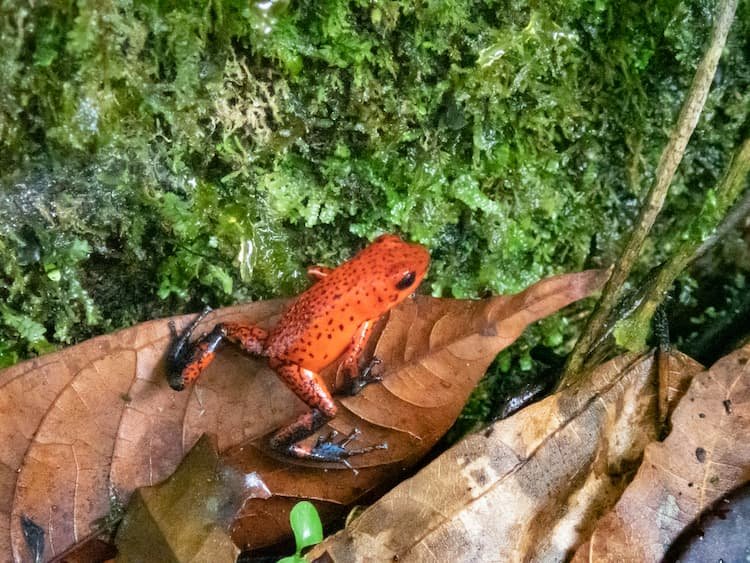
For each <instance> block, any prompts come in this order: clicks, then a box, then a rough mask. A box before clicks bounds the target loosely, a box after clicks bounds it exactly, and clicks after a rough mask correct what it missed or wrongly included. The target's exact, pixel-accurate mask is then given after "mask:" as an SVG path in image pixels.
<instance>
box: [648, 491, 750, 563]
mask: <svg viewBox="0 0 750 563" xmlns="http://www.w3.org/2000/svg"><path fill="white" fill-rule="evenodd" d="M749 527H750V483H747V484H745V485H744V486H742V487H740V488H739V489H737V490H735V491H733V492H732V493H731V494H730V495H728V496H726V497H724V498H722V499H721V500H719V501H718V502H716V503H715V504H714V505H713V506H712V507H711V509H710V510H709V511H707V512H704V513H702V514H701V516H700V518H699V519H697V520H696V521H695V522H693V524H691V525H690V526H689V527H688V528H687V529H686V530H685V531H683V532H682V533H681V534H680V537H678V538H677V540H676V541H675V542H674V543H673V544H672V545H671V546H670V548H669V551H667V553H666V554H665V556H664V559H663V560H664V561H747V554H748V553H750V534H748V533H747V532H748V529H750V528H749Z"/></svg>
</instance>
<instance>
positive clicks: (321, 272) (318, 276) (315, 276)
mask: <svg viewBox="0 0 750 563" xmlns="http://www.w3.org/2000/svg"><path fill="white" fill-rule="evenodd" d="M331 272H333V268H329V267H328V266H310V267H308V268H307V277H308V278H310V279H311V280H313V281H320V280H322V279H323V278H325V277H326V276H327V275H328V274H330V273H331Z"/></svg>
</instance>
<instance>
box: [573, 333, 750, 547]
mask: <svg viewBox="0 0 750 563" xmlns="http://www.w3.org/2000/svg"><path fill="white" fill-rule="evenodd" d="M748 360H750V344H748V345H746V346H744V347H743V348H740V349H739V350H737V351H735V352H733V353H731V354H729V355H727V356H725V357H724V358H722V359H720V360H719V361H718V362H716V363H715V364H714V365H713V366H712V367H711V369H709V370H708V371H705V372H702V373H700V374H698V375H697V376H695V378H694V379H693V381H692V383H691V384H690V387H689V388H688V391H687V394H686V395H685V396H684V398H683V399H682V401H680V404H679V405H678V406H677V408H676V409H675V411H674V414H673V416H672V431H671V433H670V434H669V436H667V438H666V439H665V440H664V441H663V442H654V443H652V444H649V446H648V447H647V448H646V451H645V453H644V457H643V463H641V466H640V468H639V470H638V474H637V475H636V477H635V479H634V480H633V482H632V483H631V485H630V486H629V487H628V488H627V490H626V491H625V492H624V493H623V495H622V497H621V498H620V500H619V501H618V502H617V505H616V506H615V507H614V508H613V509H612V511H611V512H609V513H608V514H607V515H606V516H605V517H604V518H602V519H601V521H600V522H599V523H598V525H597V527H596V530H595V531H594V532H593V535H592V536H591V539H590V541H589V542H587V543H586V544H585V545H583V546H581V548H580V549H579V550H578V552H577V553H576V556H575V559H574V561H622V560H623V558H625V557H626V558H629V559H631V560H637V561H661V560H662V558H663V557H664V554H665V553H666V552H667V550H668V549H669V547H670V545H671V544H672V542H673V541H674V540H675V539H676V538H677V536H678V535H679V534H680V533H681V532H682V530H683V529H684V528H685V527H687V526H688V525H689V524H690V523H691V522H692V521H693V520H694V519H695V518H697V517H698V516H699V515H700V514H701V513H702V512H703V511H704V510H706V509H707V508H708V507H709V506H711V505H712V504H713V503H714V502H715V501H716V500H718V499H719V498H721V497H722V496H724V495H725V494H727V493H728V492H729V491H731V490H732V489H734V488H735V487H738V486H740V485H742V484H744V483H747V482H748V481H749V480H750V441H749V440H748V436H749V435H750V363H749V362H748Z"/></svg>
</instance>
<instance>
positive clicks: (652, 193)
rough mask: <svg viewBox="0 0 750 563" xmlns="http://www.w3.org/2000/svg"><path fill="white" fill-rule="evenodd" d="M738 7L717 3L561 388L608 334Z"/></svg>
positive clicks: (732, 0) (731, 1) (729, 0)
mask: <svg viewBox="0 0 750 563" xmlns="http://www.w3.org/2000/svg"><path fill="white" fill-rule="evenodd" d="M736 8H737V0H721V1H720V2H719V8H718V14H717V17H716V20H715V22H714V27H713V30H712V33H711V41H710V43H709V46H708V49H707V50H706V52H705V54H704V55H703V58H702V59H701V61H700V63H699V64H698V68H697V69H696V71H695V76H694V77H693V83H692V84H691V85H690V90H689V91H688V95H687V98H686V99H685V102H684V104H683V106H682V109H681V110H680V115H679V117H678V118H677V123H676V124H675V126H674V128H673V129H672V133H671V135H670V138H669V142H668V143H667V145H666V146H665V147H664V151H663V152H662V154H661V158H660V159H659V165H658V167H657V169H656V176H655V179H654V183H653V184H652V186H651V188H650V189H649V191H648V194H647V195H646V198H645V200H644V203H643V206H642V207H641V210H640V213H639V215H638V219H637V220H636V223H635V224H636V226H635V228H634V229H633V231H632V232H631V234H630V238H629V240H628V242H627V244H626V245H625V249H624V251H623V253H622V256H621V257H620V259H619V261H618V262H617V263H616V264H615V267H614V270H613V272H612V276H611V277H610V278H609V281H608V282H607V284H606V285H605V286H604V291H603V293H602V297H601V299H600V300H599V302H598V303H597V305H596V307H595V308H594V311H593V312H592V314H591V316H590V317H589V320H588V322H587V323H586V327H585V328H584V331H583V334H582V335H581V338H580V339H579V340H578V342H577V343H576V346H575V348H574V349H573V352H571V354H570V357H569V359H568V363H567V365H566V366H565V372H564V375H563V378H562V381H561V382H560V386H559V387H561V388H562V387H566V386H568V385H570V384H571V383H573V381H575V380H576V379H577V377H578V376H579V374H580V372H581V370H582V368H583V365H584V362H585V361H586V358H587V357H588V355H589V354H590V353H591V348H592V345H593V343H595V342H597V341H599V340H600V336H601V334H602V333H603V332H604V331H605V330H606V321H607V319H608V317H609V315H610V313H611V312H612V309H613V308H614V306H615V304H616V302H617V298H618V295H619V293H620V289H621V288H622V286H623V284H624V282H625V280H626V279H627V277H628V275H629V274H630V271H631V269H632V268H633V265H634V264H635V262H636V260H637V259H638V256H639V254H640V252H641V249H642V248H643V243H644V241H645V240H646V236H647V235H648V233H649V231H650V230H651V227H652V226H653V224H654V221H655V220H656V217H657V215H658V214H659V212H660V211H661V208H662V206H663V205H664V199H665V198H666V195H667V192H668V190H669V185H670V184H671V182H672V178H673V177H674V173H675V170H676V169H677V166H678V164H679V163H680V161H681V160H682V157H683V155H684V154H685V147H686V146H687V143H688V140H689V139H690V136H691V135H692V133H693V131H694V130H695V126H696V124H697V123H698V119H699V118H700V115H701V112H702V111H703V106H704V105H705V103H706V97H707V96H708V91H709V89H710V87H711V82H712V81H713V78H714V74H715V72H716V66H717V65H718V62H719V58H720V57H721V52H722V50H723V49H724V44H725V43H726V39H727V34H728V33H729V28H730V27H731V25H732V20H733V19H734V12H735V10H736Z"/></svg>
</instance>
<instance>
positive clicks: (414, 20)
mask: <svg viewBox="0 0 750 563" xmlns="http://www.w3.org/2000/svg"><path fill="white" fill-rule="evenodd" d="M0 6H1V8H0V71H1V72H2V73H3V80H4V84H5V85H6V86H4V87H3V88H2V89H0V189H1V193H0V263H1V264H2V266H1V268H2V276H0V301H2V303H3V306H2V308H0V363H1V364H4V365H7V364H10V363H13V362H15V361H17V360H19V359H22V358H25V357H29V356H30V355H34V354H38V353H42V352H45V351H47V350H49V349H51V348H53V347H55V346H59V345H61V344H67V343H71V342H76V341H79V340H82V339H84V338H87V337H89V336H91V335H94V334H98V333H103V332H107V331H111V330H113V329H115V328H117V327H121V326H126V325H129V324H132V323H134V322H138V321H141V320H145V319H147V318H152V317H156V316H161V315H166V314H171V313H176V312H179V311H184V310H195V309H197V308H199V307H200V304H201V303H209V304H211V305H214V306H218V305H223V304H227V303H230V302H234V301H237V300H242V299H250V298H264V297H270V296H277V295H289V294H292V293H294V292H296V291H299V290H300V289H301V288H303V287H304V285H305V281H304V276H303V271H304V270H303V268H304V265H306V264H308V263H311V262H324V263H328V264H335V263H337V262H339V261H340V260H342V259H343V258H345V257H347V256H349V255H350V254H351V252H352V251H353V250H354V249H356V248H358V247H360V246H361V245H362V244H364V240H365V239H369V238H372V237H374V236H376V235H377V234H379V233H381V232H386V231H395V232H400V233H402V234H403V235H404V236H406V237H407V238H410V239H412V240H415V241H418V242H421V243H423V244H425V245H427V246H428V247H429V248H430V249H431V251H432V254H433V266H432V268H431V271H430V275H429V279H428V291H431V292H432V293H433V294H435V295H454V296H458V297H475V296H479V295H483V294H485V293H502V292H511V291H517V290H519V289H521V288H523V287H524V286H526V285H528V284H529V283H532V282H534V281H536V280H537V279H539V278H540V277H542V276H546V275H550V274H552V273H558V272H562V271H571V270H576V269H580V268H582V267H584V266H590V265H603V264H607V263H609V262H610V261H611V260H613V259H614V257H615V256H616V255H617V251H618V249H619V246H620V244H621V240H622V238H623V235H624V233H626V232H627V231H628V229H629V228H630V224H631V221H632V219H633V217H634V214H635V207H636V205H637V200H638V197H639V196H640V195H641V194H642V193H643V191H644V190H645V189H646V187H647V186H648V184H649V182H650V180H651V177H652V175H653V171H654V169H655V166H656V162H657V160H658V157H659V153H660V151H661V148H662V147H663V144H664V142H665V135H666V131H667V130H668V128H669V126H670V125H671V123H672V122H673V120H674V117H675V115H676V113H677V111H678V110H679V107H680V103H681V101H682V99H683V96H684V93H685V91H686V89H687V87H688V85H689V82H690V80H691V78H692V74H693V71H694V68H695V65H696V64H697V61H698V59H699V58H700V55H701V53H702V49H703V47H704V45H705V42H706V39H707V34H708V32H709V29H710V15H711V14H712V13H713V10H714V4H713V2H708V1H704V0H698V1H692V2H687V3H684V2H677V1H675V0H671V1H658V2H651V3H648V4H647V5H645V6H644V5H643V4H642V3H640V2H626V1H612V2H609V1H606V0H592V1H582V0H567V1H559V2H551V3H546V4H544V5H536V4H533V3H531V4H530V3H527V2H521V1H510V2H507V1H506V2H483V3H475V2H464V1H460V2H459V1H450V0H448V1H439V2H425V3H417V4H415V3H412V2H397V1H383V2H375V3H373V2H364V1H342V0H328V1H323V2H316V3H308V2H297V3H292V2H288V0H276V1H271V2H262V3H261V2H255V3H253V2H250V3H248V2H238V1H215V2H211V3H209V4H207V3H204V2H171V1H161V2H140V3H134V2H131V1H127V0H122V1H114V0H110V1H108V2H99V1H97V2H93V1H90V0H78V1H76V2H73V1H71V0H67V1H56V2H50V3H35V4H34V5H33V6H25V7H19V6H18V5H17V3H16V2H12V1H9V0H4V1H3V2H2V3H1V4H0ZM749 37H750V8H748V2H747V1H745V2H742V3H741V4H740V9H739V11H738V14H737V20H736V22H735V25H734V29H733V31H732V34H731V36H730V39H729V43H728V46H727V49H726V50H725V54H724V57H723V59H722V62H721V65H720V70H719V74H718V75H717V78H716V80H715V84H714V88H713V90H712V93H711V95H710V98H709V101H708V105H707V107H706V111H705V114H704V117H703V118H702V119H701V122H700V124H699V126H698V129H697V131H696V134H695V136H694V139H693V140H692V141H691V144H690V147H689V149H688V154H687V156H686V159H685V162H684V163H683V165H682V166H681V167H680V170H679V172H678V176H677V178H676V180H675V185H674V187H673V190H672V192H671V195H670V199H669V203H668V206H667V208H666V210H665V213H664V215H663V216H662V218H661V219H660V222H659V224H658V225H657V227H656V232H655V236H654V237H653V239H652V244H651V246H650V247H649V251H648V252H647V254H646V256H644V264H643V272H645V271H646V270H647V269H648V268H649V267H651V266H653V265H654V264H656V263H657V262H658V261H659V260H660V259H661V258H662V257H663V256H664V255H665V253H668V252H669V248H670V245H671V241H672V240H673V239H674V237H675V236H677V235H676V234H675V233H682V232H683V231H684V227H685V225H686V224H687V220H688V219H689V217H690V216H691V215H693V214H694V213H695V212H697V210H699V209H701V208H702V207H703V199H704V195H705V193H706V191H707V190H708V189H709V188H711V187H712V186H713V185H714V183H715V182H716V180H717V177H718V176H719V175H720V174H721V171H722V169H723V167H724V166H725V164H726V161H727V158H728V156H729V154H730V153H731V150H732V148H733V147H735V146H736V145H737V143H738V140H739V139H740V137H741V136H742V135H743V134H747V127H748V107H750V58H749V56H748V53H750V45H748V41H749V40H748V38H749ZM743 128H744V129H743ZM696 236H697V235H696ZM575 327H576V324H575V323H569V322H567V321H566V320H565V319H564V318H562V317H556V318H555V319H551V320H549V321H546V322H545V323H544V324H543V325H542V327H541V328H538V329H535V331H533V332H532V333H530V335H529V336H527V339H526V340H525V341H524V342H523V343H522V344H521V345H520V347H519V348H518V349H517V351H516V352H514V353H513V354H510V355H509V356H507V358H506V360H504V363H503V364H502V365H501V366H500V365H499V366H500V367H497V368H496V370H501V371H502V369H501V368H502V366H506V364H508V365H507V366H506V367H507V368H508V369H511V368H512V367H514V366H515V367H519V366H520V367H524V366H526V367H528V364H529V361H531V360H530V359H529V358H531V355H530V353H529V350H532V349H533V348H534V347H535V346H537V344H538V343H539V342H542V343H547V346H548V347H550V348H551V349H552V350H554V351H555V353H559V354H564V353H565V350H566V349H567V348H566V347H568V346H569V343H570V341H571V338H572V336H573V335H574V334H575V330H576V328H575ZM508 358H510V359H508ZM503 369H504V368H503ZM496 373H500V371H497V372H496ZM488 400H489V399H488Z"/></svg>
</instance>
